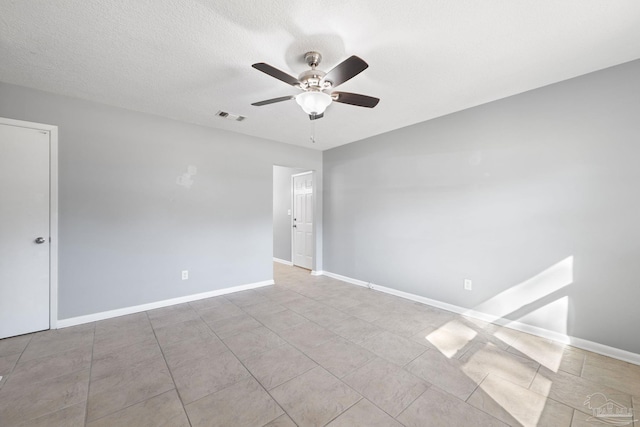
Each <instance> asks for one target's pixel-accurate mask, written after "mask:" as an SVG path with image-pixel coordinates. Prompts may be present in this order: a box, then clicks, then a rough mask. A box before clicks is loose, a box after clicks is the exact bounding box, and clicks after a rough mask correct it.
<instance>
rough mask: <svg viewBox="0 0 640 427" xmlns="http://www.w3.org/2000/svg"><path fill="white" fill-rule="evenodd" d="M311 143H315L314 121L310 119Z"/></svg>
mask: <svg viewBox="0 0 640 427" xmlns="http://www.w3.org/2000/svg"><path fill="white" fill-rule="evenodd" d="M309 139H310V140H311V142H312V143H313V144H315V143H316V121H315V120H311V137H310V138H309Z"/></svg>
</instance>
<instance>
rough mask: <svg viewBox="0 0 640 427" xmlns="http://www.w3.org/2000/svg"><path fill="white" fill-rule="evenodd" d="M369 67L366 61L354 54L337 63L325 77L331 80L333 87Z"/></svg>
mask: <svg viewBox="0 0 640 427" xmlns="http://www.w3.org/2000/svg"><path fill="white" fill-rule="evenodd" d="M367 67H369V65H368V64H367V63H366V62H364V61H363V60H362V59H360V58H358V57H357V56H355V55H353V56H352V57H350V58H347V59H345V60H344V61H342V62H341V63H340V64H338V65H336V66H335V67H334V68H333V70H331V71H329V72H328V73H327V75H326V76H324V79H325V81H326V80H329V81H330V82H331V83H332V87H336V86H338V85H341V84H342V83H344V82H346V81H347V80H349V79H352V78H353V77H355V76H357V75H358V74H360V73H361V72H363V71H364V70H366V69H367Z"/></svg>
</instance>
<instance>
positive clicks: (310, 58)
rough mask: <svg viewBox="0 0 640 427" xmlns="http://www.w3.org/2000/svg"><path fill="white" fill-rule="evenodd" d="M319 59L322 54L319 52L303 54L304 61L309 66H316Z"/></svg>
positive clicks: (320, 59)
mask: <svg viewBox="0 0 640 427" xmlns="http://www.w3.org/2000/svg"><path fill="white" fill-rule="evenodd" d="M320 61H322V55H320V53H319V52H313V51H312V52H307V53H305V54H304V62H306V63H307V65H308V66H309V67H311V68H316V67H317V66H318V65H319V64H320Z"/></svg>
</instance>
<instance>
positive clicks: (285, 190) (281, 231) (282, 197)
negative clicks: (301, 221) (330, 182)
mask: <svg viewBox="0 0 640 427" xmlns="http://www.w3.org/2000/svg"><path fill="white" fill-rule="evenodd" d="M301 172H305V170H304V169H299V168H298V169H297V168H287V167H283V166H274V167H273V256H274V257H275V258H279V259H281V260H284V261H291V230H292V228H291V215H290V214H289V212H290V211H291V209H292V206H291V175H294V174H297V173H301Z"/></svg>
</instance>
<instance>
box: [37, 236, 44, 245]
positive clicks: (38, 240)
mask: <svg viewBox="0 0 640 427" xmlns="http://www.w3.org/2000/svg"><path fill="white" fill-rule="evenodd" d="M44 242H46V240H45V239H44V237H38V238H37V239H36V243H37V244H39V245H41V244H43V243H44Z"/></svg>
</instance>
